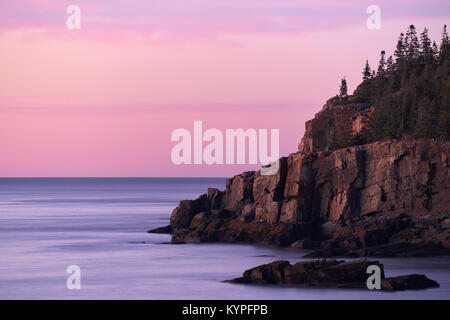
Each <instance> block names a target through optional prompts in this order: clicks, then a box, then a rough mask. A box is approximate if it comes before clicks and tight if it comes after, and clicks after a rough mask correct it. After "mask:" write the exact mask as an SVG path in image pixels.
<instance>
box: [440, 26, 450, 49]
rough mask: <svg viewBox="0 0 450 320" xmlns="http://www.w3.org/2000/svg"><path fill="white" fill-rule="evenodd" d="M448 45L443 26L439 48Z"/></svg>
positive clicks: (445, 27)
mask: <svg viewBox="0 0 450 320" xmlns="http://www.w3.org/2000/svg"><path fill="white" fill-rule="evenodd" d="M447 44H449V40H448V33H447V25H446V24H444V27H443V28H442V39H441V47H442V46H445V45H447Z"/></svg>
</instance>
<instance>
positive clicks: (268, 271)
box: [227, 259, 439, 291]
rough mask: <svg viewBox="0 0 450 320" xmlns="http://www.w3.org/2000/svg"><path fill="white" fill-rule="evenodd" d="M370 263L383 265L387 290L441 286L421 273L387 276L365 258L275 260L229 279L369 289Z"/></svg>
mask: <svg viewBox="0 0 450 320" xmlns="http://www.w3.org/2000/svg"><path fill="white" fill-rule="evenodd" d="M371 265H376V266H378V267H379V268H380V271H381V274H380V278H381V281H380V287H381V288H380V289H381V290H384V291H396V290H410V289H425V288H435V287H439V284H438V283H437V282H436V281H434V280H431V279H429V278H427V277H426V276H425V275H421V274H410V275H404V276H398V277H392V278H385V275H384V267H383V265H382V264H380V263H379V262H378V261H368V260H366V259H359V260H355V261H349V262H345V261H337V260H325V259H320V260H314V261H307V262H298V263H295V264H293V265H291V264H290V263H289V261H274V262H271V263H268V264H264V265H261V266H258V267H255V268H252V269H249V270H246V271H245V272H244V273H243V275H242V277H240V278H236V279H233V280H229V281H227V282H231V283H246V284H287V285H293V286H320V287H336V288H359V289H362V288H366V289H367V284H366V282H367V279H368V277H369V276H370V275H371V273H370V274H368V273H367V269H368V267H369V266H371Z"/></svg>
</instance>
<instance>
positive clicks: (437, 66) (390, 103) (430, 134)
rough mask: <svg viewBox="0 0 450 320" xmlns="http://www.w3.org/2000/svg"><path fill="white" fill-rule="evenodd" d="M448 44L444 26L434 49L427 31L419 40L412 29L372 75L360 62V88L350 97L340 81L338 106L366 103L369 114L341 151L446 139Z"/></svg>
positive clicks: (449, 127) (449, 119)
mask: <svg viewBox="0 0 450 320" xmlns="http://www.w3.org/2000/svg"><path fill="white" fill-rule="evenodd" d="M449 64H450V42H449V37H448V33H447V26H446V25H444V27H443V30H442V37H441V41H440V45H439V46H438V45H437V44H436V42H435V41H431V39H430V37H429V35H428V29H427V28H425V29H424V30H423V32H422V33H420V35H418V34H417V31H416V28H415V27H414V25H410V26H409V28H408V30H407V31H406V33H401V34H400V36H399V39H398V41H397V45H396V48H395V51H394V56H389V57H386V52H385V51H381V56H380V61H379V63H378V67H377V68H376V69H372V68H371V67H370V65H369V62H368V61H367V60H366V63H365V65H364V68H363V71H362V82H361V83H360V84H359V85H358V86H357V88H356V90H355V91H354V92H353V95H352V96H348V95H347V82H346V80H345V78H344V79H342V81H341V85H340V90H339V95H338V99H336V101H337V103H339V104H346V103H355V102H358V103H369V104H370V105H371V106H373V108H374V111H373V112H372V113H371V114H370V116H368V118H367V119H366V126H365V127H364V129H363V130H362V131H361V132H360V133H359V134H357V135H356V136H354V135H349V134H347V135H344V136H346V137H345V140H346V141H339V143H337V145H339V146H340V147H347V146H350V145H358V144H364V143H370V142H374V141H380V140H384V139H395V138H401V137H406V136H409V137H415V138H437V139H444V140H446V139H448V138H449V137H450V68H449V67H450V66H449Z"/></svg>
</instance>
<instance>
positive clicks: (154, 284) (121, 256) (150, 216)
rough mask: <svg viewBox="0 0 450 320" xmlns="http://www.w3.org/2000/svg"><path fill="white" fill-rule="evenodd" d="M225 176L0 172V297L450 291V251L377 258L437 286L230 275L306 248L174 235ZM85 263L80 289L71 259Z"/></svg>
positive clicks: (441, 294) (424, 295)
mask: <svg viewBox="0 0 450 320" xmlns="http://www.w3.org/2000/svg"><path fill="white" fill-rule="evenodd" d="M208 187H215V188H219V189H224V187H225V179H224V178H2V179H0V299H450V257H435V258H373V259H374V260H379V261H381V262H382V263H383V264H384V266H385V273H386V276H396V275H401V274H409V273H422V274H426V275H427V276H428V277H429V278H431V279H433V280H437V281H438V282H439V284H440V288H434V289H427V290H417V291H404V292H394V293H387V292H379V291H369V290H352V289H324V288H295V287H282V286H257V285H242V284H230V283H224V282H222V281H223V280H228V279H233V278H236V277H239V276H241V275H242V272H243V271H244V270H246V269H249V268H251V267H255V266H257V265H260V264H264V263H268V262H271V261H274V260H281V259H282V260H289V261H290V262H291V263H293V262H297V261H301V260H307V259H305V258H302V256H303V255H304V254H306V253H307V252H308V251H306V250H298V249H289V248H278V247H271V246H263V245H250V244H222V243H202V244H171V243H170V235H166V234H148V233H147V230H149V229H152V228H156V227H160V226H165V225H167V224H169V218H170V214H171V212H172V209H173V208H174V207H175V206H176V205H177V204H178V202H179V201H180V200H184V199H194V198H196V197H197V196H198V195H200V194H202V193H206V191H207V188H208ZM70 265H76V266H78V267H79V268H80V271H81V277H80V279H81V289H80V290H76V289H73V290H70V289H68V288H67V286H66V281H67V278H68V277H69V274H67V273H66V269H67V267H68V266H70Z"/></svg>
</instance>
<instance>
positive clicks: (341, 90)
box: [339, 77, 348, 102]
mask: <svg viewBox="0 0 450 320" xmlns="http://www.w3.org/2000/svg"><path fill="white" fill-rule="evenodd" d="M347 97H348V94H347V80H345V77H344V78H342V80H341V86H340V87H339V99H340V101H341V102H344V101H345V100H346V99H347Z"/></svg>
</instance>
